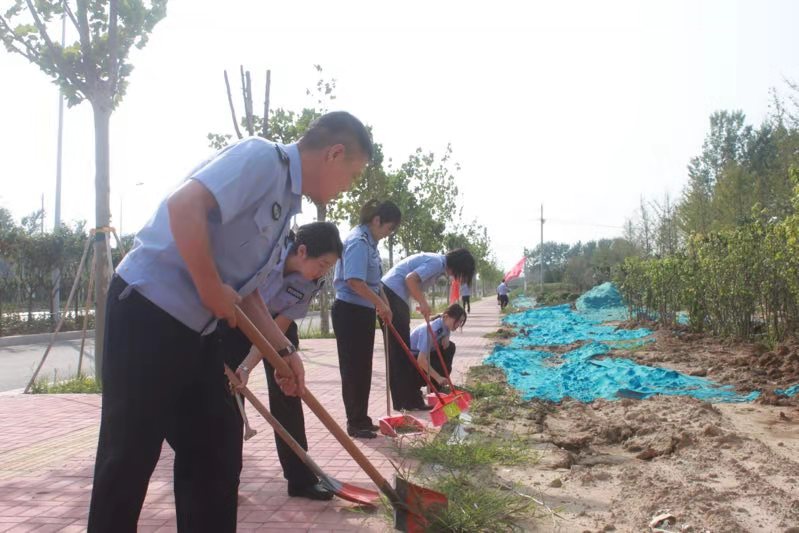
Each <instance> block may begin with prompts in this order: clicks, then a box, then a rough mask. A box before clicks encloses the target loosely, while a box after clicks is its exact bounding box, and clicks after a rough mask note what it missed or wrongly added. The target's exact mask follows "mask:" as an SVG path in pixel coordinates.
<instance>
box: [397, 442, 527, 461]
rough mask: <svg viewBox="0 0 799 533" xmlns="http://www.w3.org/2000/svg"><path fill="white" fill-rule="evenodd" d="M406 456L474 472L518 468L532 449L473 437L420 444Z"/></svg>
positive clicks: (408, 451) (516, 443)
mask: <svg viewBox="0 0 799 533" xmlns="http://www.w3.org/2000/svg"><path fill="white" fill-rule="evenodd" d="M404 452H405V454H407V455H408V456H409V457H411V458H413V459H417V460H419V461H421V462H422V463H429V464H437V465H441V466H443V467H445V468H450V469H471V468H474V467H476V466H486V465H492V464H501V465H515V464H521V463H524V462H525V461H527V460H529V459H530V458H531V455H530V452H529V449H528V448H527V446H525V445H524V443H523V442H522V441H521V439H519V440H501V439H498V438H488V437H487V436H484V435H477V434H472V435H470V437H469V439H468V440H467V441H465V442H462V443H460V444H447V442H446V440H445V439H442V438H436V439H432V440H429V441H420V442H417V443H415V444H413V445H412V446H410V447H409V448H406V449H405V450H404Z"/></svg>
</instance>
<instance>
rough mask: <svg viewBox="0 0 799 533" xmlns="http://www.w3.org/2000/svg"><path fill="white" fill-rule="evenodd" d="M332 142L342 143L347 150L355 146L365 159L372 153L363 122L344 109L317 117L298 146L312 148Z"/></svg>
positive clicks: (329, 144)
mask: <svg viewBox="0 0 799 533" xmlns="http://www.w3.org/2000/svg"><path fill="white" fill-rule="evenodd" d="M334 144H343V145H344V146H346V147H347V150H348V151H352V150H353V149H354V148H355V147H356V146H357V148H358V150H359V151H360V153H362V154H363V155H364V156H366V159H367V161H371V160H372V156H373V155H374V148H373V146H372V136H371V135H370V134H369V130H368V129H366V126H364V125H363V122H361V121H360V120H358V119H357V118H355V117H354V116H353V115H351V114H350V113H347V112H346V111H331V112H330V113H325V114H324V115H322V116H321V117H319V118H317V119H316V120H314V121H313V122H311V125H310V126H309V127H308V131H306V132H305V134H304V135H303V136H302V138H301V139H300V141H299V145H300V147H303V148H310V149H312V150H313V149H317V150H318V149H320V148H325V147H326V146H331V145H334Z"/></svg>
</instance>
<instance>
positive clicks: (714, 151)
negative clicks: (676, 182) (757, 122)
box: [679, 111, 753, 234]
mask: <svg viewBox="0 0 799 533" xmlns="http://www.w3.org/2000/svg"><path fill="white" fill-rule="evenodd" d="M745 120H746V116H745V115H744V113H743V112H742V111H717V112H715V113H713V114H712V115H711V116H710V131H709V132H708V134H707V135H706V137H705V140H704V142H703V144H702V153H701V154H700V155H699V156H697V157H694V158H693V159H691V162H690V163H689V165H688V184H687V185H686V187H685V189H684V190H683V199H682V203H681V205H680V210H679V211H680V213H679V215H680V221H681V224H682V228H683V230H684V231H685V232H686V233H689V234H690V233H707V231H709V230H710V229H711V228H712V225H713V221H714V220H715V212H714V208H713V197H714V191H715V187H716V183H717V181H718V180H719V178H720V177H721V176H722V174H723V173H724V171H725V169H727V168H728V167H729V166H730V165H733V164H743V163H744V162H745V161H746V159H747V155H748V147H749V144H750V141H751V138H752V135H753V132H752V126H749V125H747V124H745Z"/></svg>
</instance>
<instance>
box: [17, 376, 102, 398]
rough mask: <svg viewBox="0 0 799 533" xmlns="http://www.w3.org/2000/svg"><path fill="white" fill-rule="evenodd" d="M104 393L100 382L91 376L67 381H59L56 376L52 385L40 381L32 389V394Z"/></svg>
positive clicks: (42, 380)
mask: <svg viewBox="0 0 799 533" xmlns="http://www.w3.org/2000/svg"><path fill="white" fill-rule="evenodd" d="M100 392H103V388H102V386H101V385H100V383H99V382H97V381H95V379H94V378H93V377H90V376H78V377H75V378H71V379H68V380H66V381H57V380H56V379H55V376H54V377H53V381H52V383H48V382H47V380H46V379H40V380H39V381H37V382H36V383H34V384H33V386H32V387H31V394H98V393H100Z"/></svg>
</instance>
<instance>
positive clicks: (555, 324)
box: [485, 283, 799, 402]
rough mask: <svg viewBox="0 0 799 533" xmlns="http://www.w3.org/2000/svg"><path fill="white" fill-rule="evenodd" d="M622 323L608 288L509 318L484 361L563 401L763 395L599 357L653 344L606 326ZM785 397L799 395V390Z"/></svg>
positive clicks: (620, 307)
mask: <svg viewBox="0 0 799 533" xmlns="http://www.w3.org/2000/svg"><path fill="white" fill-rule="evenodd" d="M622 315H623V317H622ZM613 317H622V318H613ZM623 318H626V308H625V307H624V302H623V301H622V300H621V296H620V295H619V293H618V291H617V290H616V288H615V287H613V285H612V284H610V283H605V284H603V285H599V286H598V287H594V288H593V289H592V290H591V291H589V292H587V293H586V294H584V295H583V296H581V297H580V299H579V300H578V301H577V310H576V311H575V310H573V309H571V307H570V306H569V305H559V306H554V307H542V308H538V309H528V310H526V311H523V312H520V313H515V314H512V315H508V316H507V317H505V318H504V320H503V321H504V322H505V323H506V324H509V325H511V326H514V327H516V328H517V329H518V335H517V336H516V337H514V338H513V339H512V340H511V342H510V344H509V345H507V346H497V347H496V348H495V349H494V352H493V353H492V354H491V355H490V356H488V358H486V360H485V363H486V364H490V365H494V366H497V367H500V368H502V369H503V370H504V371H505V373H506V375H507V377H508V382H509V383H510V384H511V385H512V386H513V387H515V388H517V389H519V390H520V391H521V392H522V394H523V395H524V397H525V398H526V399H530V398H542V399H545V400H551V401H560V400H562V399H563V398H564V397H566V396H569V397H572V398H576V399H578V400H580V401H585V402H590V401H593V400H595V399H597V398H605V399H614V398H619V397H625V396H626V397H634V398H646V397H649V396H652V395H654V394H664V395H689V396H693V397H695V398H699V399H702V400H708V401H716V402H745V401H752V400H754V399H755V398H757V397H758V396H759V394H760V393H759V392H752V393H750V394H746V395H744V394H738V393H736V392H735V391H734V390H733V388H732V387H730V386H727V385H719V384H717V383H715V382H713V381H711V380H708V379H705V378H699V377H693V376H687V375H685V374H681V373H679V372H677V371H674V370H669V369H665V368H656V367H649V366H644V365H639V364H637V363H634V362H633V361H630V360H628V359H621V358H607V359H602V360H597V359H595V357H596V356H598V355H604V354H607V353H608V352H609V351H610V350H611V348H627V349H629V348H633V347H636V346H640V345H642V344H645V343H647V342H651V341H652V339H651V337H650V335H651V333H652V332H651V331H650V330H648V329H645V328H640V329H632V330H627V329H616V328H615V327H613V326H609V325H605V324H602V322H608V321H611V320H620V319H623ZM575 342H587V344H585V345H583V346H581V347H580V348H577V349H575V350H571V351H569V352H566V353H564V354H556V353H553V352H549V351H544V350H533V349H531V348H533V347H546V346H564V345H569V344H573V343H575ZM779 393H782V392H781V391H778V394H779ZM784 393H785V394H789V395H790V394H797V393H799V385H797V386H795V387H791V388H789V389H786V391H785V392H784Z"/></svg>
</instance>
